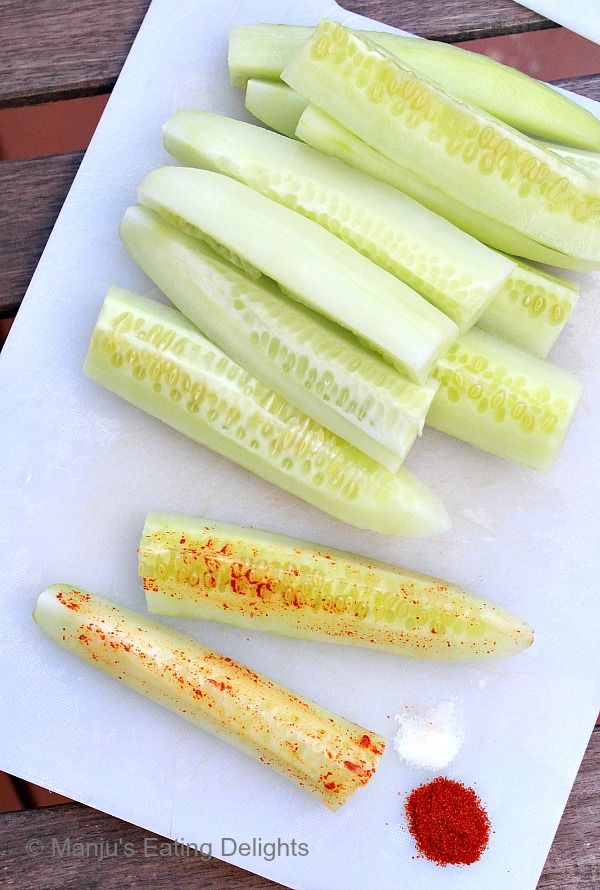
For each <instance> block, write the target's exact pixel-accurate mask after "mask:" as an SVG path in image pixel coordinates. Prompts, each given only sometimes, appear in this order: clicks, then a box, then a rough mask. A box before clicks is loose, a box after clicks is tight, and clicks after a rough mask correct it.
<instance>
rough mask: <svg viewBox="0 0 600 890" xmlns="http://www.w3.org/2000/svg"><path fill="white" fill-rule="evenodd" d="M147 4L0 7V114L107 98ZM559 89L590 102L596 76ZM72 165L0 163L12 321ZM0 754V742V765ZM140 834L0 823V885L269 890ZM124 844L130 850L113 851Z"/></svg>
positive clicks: (106, 824) (439, 23) (450, 9)
mask: <svg viewBox="0 0 600 890" xmlns="http://www.w3.org/2000/svg"><path fill="white" fill-rule="evenodd" d="M198 2H199V3H200V2H205V0H198ZM343 5H344V6H346V7H347V8H348V9H351V10H352V11H355V12H360V13H363V14H364V15H369V16H372V17H373V18H378V19H381V20H382V21H386V22H389V23H390V24H393V25H397V26H398V27H402V28H405V29H407V30H410V31H414V32H416V33H418V34H421V35H422V36H424V37H432V38H436V39H440V40H447V41H458V40H468V39H471V38H477V37H488V36H494V35H500V34H513V33H518V32H522V31H532V30H539V29H542V28H553V27H556V26H555V25H554V23H553V22H550V21H548V20H546V19H544V18H543V17H542V16H539V15H537V13H534V12H530V11H529V10H527V9H525V8H524V7H522V6H519V5H518V4H516V3H514V2H513V0H446V2H441V0H402V2H397V0H343ZM147 7H148V0H102V2H101V3H99V2H98V0H0V46H2V64H1V65H0V107H8V106H18V105H25V104H30V103H39V102H47V101H52V100H56V99H66V98H74V97H81V96H90V95H96V94H99V93H106V92H109V91H110V90H111V89H112V87H113V86H114V83H115V81H116V79H117V77H118V74H119V71H120V70H121V66H122V64H123V62H124V60H125V57H126V55H127V52H128V51H129V47H130V46H131V43H132V41H133V38H134V37H135V34H136V32H137V29H138V27H139V25H140V22H141V20H142V18H143V16H144V13H145V11H146V9H147ZM561 84H562V85H564V86H566V87H567V88H569V89H572V90H574V91H576V92H579V93H581V94H583V95H586V96H591V97H593V98H595V99H600V74H598V75H591V76H586V77H579V78H573V79H570V80H568V81H561ZM81 157H82V153H81V152H70V153H66V154H62V155H53V156H50V157H45V158H36V159H31V160H23V161H0V202H1V211H2V219H3V226H2V227H0V256H1V257H2V263H1V268H0V317H2V316H4V317H11V316H12V315H14V314H15V313H16V311H17V309H18V307H19V304H20V301H21V299H22V297H23V294H24V293H25V290H26V288H27V285H28V283H29V280H30V278H31V275H32V273H33V270H34V269H35V265H36V263H37V261H38V258H39V256H40V254H41V251H42V250H43V247H44V245H45V243H46V240H47V238H48V235H49V233H50V231H51V229H52V226H53V224H54V220H55V219H56V216H57V214H58V211H59V210H60V207H61V205H62V202H63V200H64V198H65V195H66V193H67V191H68V189H69V186H70V184H71V182H72V180H73V177H74V175H75V173H76V171H77V168H78V166H79V163H80V161H81ZM548 731H549V732H554V731H560V728H558V729H557V728H553V727H549V728H548ZM1 756H2V751H1V737H0V768H1V766H2V763H1ZM25 778H26V777H25ZM145 836H147V833H145V832H144V831H142V829H139V828H135V827H134V826H131V825H128V824H126V823H124V822H121V821H120V820H118V819H114V818H112V817H111V816H107V815H105V814H103V813H99V812H97V811H96V810H92V809H90V808H89V807H84V806H82V805H80V804H64V805H60V806H55V807H52V808H47V809H39V810H26V811H22V812H16V813H6V814H4V815H0V887H7V888H8V887H10V888H16V890H21V888H40V890H53V888H63V890H70V888H73V890H88V888H89V890H92V888H94V890H112V888H115V890H117V888H119V890H121V888H145V887H152V888H173V887H177V888H182V890H187V888H196V887H198V888H204V890H255V888H274V887H277V886H279V885H277V884H274V883H273V882H271V881H267V880H265V879H263V878H259V877H256V876H254V875H250V874H249V873H247V872H244V871H242V870H240V869H238V868H235V867H234V866H231V865H228V864H226V863H223V862H221V861H219V860H211V861H209V862H204V861H201V860H200V859H199V858H198V857H194V856H189V855H187V856H186V855H173V856H169V857H162V858H161V857H152V856H151V857H144V856H143V850H144V837H145ZM67 837H70V838H71V843H72V844H74V843H76V842H77V841H80V842H82V843H84V844H86V843H94V842H98V841H99V839H102V840H103V841H104V842H105V843H107V844H112V843H113V842H115V843H116V844H117V846H116V848H115V849H116V851H117V855H115V856H110V857H107V858H102V857H101V856H100V855H97V856H89V857H83V858H82V857H79V856H73V855H71V856H63V857H62V858H60V857H58V856H57V855H56V850H54V851H53V847H52V838H57V839H58V842H59V843H62V842H63V840H64V839H65V838H67ZM28 842H29V847H28V846H27V844H28ZM524 842H525V841H524ZM126 844H130V845H131V847H128V848H127V850H128V851H131V853H129V852H128V853H125V845H126ZM107 849H108V848H107ZM111 849H112V847H111ZM119 851H120V852H119ZM572 888H578V890H600V727H596V730H595V731H594V733H593V734H592V738H591V739H590V743H589V746H588V750H587V753H586V755H585V758H584V761H583V764H582V766H581V769H580V772H579V775H578V777H577V781H576V783H575V787H574V789H573V792H572V794H571V797H570V799H569V802H568V805H567V808H566V810H565V813H564V816H563V819H562V821H561V824H560V827H559V830H558V833H557V835H556V838H555V840H554V844H553V846H552V850H551V852H550V855H549V857H548V861H547V863H546V866H545V868H544V872H543V875H542V877H541V879H540V882H539V885H538V890H572ZM481 890H486V888H483V887H482V888H481ZM506 890H512V888H508V887H507V888H506ZM514 890H517V888H514Z"/></svg>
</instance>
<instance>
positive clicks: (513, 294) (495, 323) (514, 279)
mask: <svg viewBox="0 0 600 890" xmlns="http://www.w3.org/2000/svg"><path fill="white" fill-rule="evenodd" d="M578 298H579V287H578V285H577V284H575V283H574V282H572V281H568V280H567V279H564V278H558V277H557V276H555V275H549V274H548V273H546V272H542V271H541V270H540V269H535V268H534V267H533V266H529V265H527V264H526V263H518V264H517V267H516V268H515V270H514V272H513V273H512V274H511V275H510V277H509V279H508V281H506V282H505V284H504V286H503V287H502V288H501V290H500V292H499V293H498V294H497V296H496V297H495V298H494V300H493V302H492V303H491V305H490V306H489V307H488V308H487V309H486V311H485V312H484V313H483V315H482V316H481V318H480V319H479V322H478V325H479V327H480V328H483V330H484V331H487V332H488V333H490V334H494V335H495V336H496V337H501V338H502V339H504V340H508V341H509V343H512V344H514V345H515V346H518V347H519V348H520V349H524V350H525V351H526V352H531V353H532V354H533V355H537V356H538V357H539V358H546V356H547V355H548V353H549V352H550V350H551V349H552V347H553V345H554V343H555V342H556V340H557V339H558V336H559V334H560V333H561V331H562V330H563V329H564V327H565V325H566V323H567V321H568V320H569V317H570V315H571V312H572V311H573V308H574V306H575V304H576V303H577V300H578Z"/></svg>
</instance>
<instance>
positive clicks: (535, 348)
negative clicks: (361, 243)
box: [166, 80, 582, 358]
mask: <svg viewBox="0 0 600 890" xmlns="http://www.w3.org/2000/svg"><path fill="white" fill-rule="evenodd" d="M257 83H260V90H259V92H258V94H257V95H256V96H255V102H254V106H253V107H254V113H255V114H256V115H257V116H258V118H259V119H260V120H262V121H263V122H266V123H269V124H270V125H271V126H273V127H274V128H275V129H276V130H277V131H278V132H281V131H280V129H279V127H280V124H281V115H283V116H284V117H285V114H286V112H285V109H286V107H287V105H291V106H294V107H293V108H292V112H293V117H294V119H295V118H296V114H297V113H298V109H297V108H296V107H295V104H294V102H293V97H297V95H298V94H297V93H295V92H294V91H293V90H292V89H290V88H289V87H285V85H284V84H282V83H280V82H277V81H260V82H258V81H251V80H250V81H248V90H249V89H250V88H251V86H252V84H257ZM282 90H287V93H284V92H282ZM290 100H292V101H290ZM304 108H306V106H304ZM265 109H268V110H267V112H266V113H265ZM270 111H272V113H270ZM180 114H182V113H180ZM183 114H185V112H184V113H183ZM300 118H301V120H302V124H299V126H298V132H299V134H301V135H302V136H303V137H304V139H305V140H306V142H307V143H308V142H309V141H311V140H312V141H313V144H314V146H315V148H316V149H319V148H321V149H322V150H323V151H324V152H325V153H326V154H329V155H332V156H334V157H335V156H337V157H339V159H340V160H342V161H345V162H346V165H347V166H348V164H352V163H354V165H355V167H356V169H357V170H359V171H360V170H361V167H362V170H363V172H364V173H366V174H367V175H368V174H369V173H374V174H375V176H377V179H378V180H379V181H384V180H383V176H385V175H386V172H387V177H386V179H387V182H388V183H389V184H390V185H391V186H398V188H403V189H404V190H407V191H409V190H410V191H411V193H412V194H413V195H414V196H415V197H418V198H419V199H421V200H423V201H425V202H426V203H427V200H428V197H430V191H427V187H426V186H425V184H424V183H421V186H419V184H418V183H417V182H416V178H415V177H414V176H410V175H409V174H408V173H406V174H405V176H402V171H401V170H400V168H398V167H397V165H395V164H394V163H393V162H392V161H387V159H386V158H384V157H383V156H382V155H380V156H379V161H378V162H377V161H376V163H377V168H376V169H372V165H371V166H370V164H369V160H370V159H371V160H372V156H373V155H374V154H375V153H373V152H372V151H371V150H370V149H369V147H368V146H367V145H366V144H365V143H362V142H361V140H359V139H358V138H357V137H353V136H352V134H351V133H350V132H349V131H348V130H344V129H343V128H342V127H340V126H339V125H338V124H336V122H335V121H334V120H333V119H332V118H330V117H328V116H327V115H323V114H322V113H321V112H319V111H318V110H317V109H315V108H314V107H312V106H311V107H310V108H308V109H307V110H306V114H303V110H301V111H300ZM176 120H178V115H175V117H174V118H172V119H171V122H175V121H176ZM179 120H180V119H179ZM299 120H300V119H299ZM171 126H173V124H171ZM340 132H341V133H342V137H341V138H340V137H339V133H340ZM166 138H167V142H170V141H171V139H170V138H169V134H166ZM352 145H357V146H358V148H357V150H356V151H354V150H353V149H352ZM181 150H182V149H181V147H180V145H179V144H178V141H177V140H176V139H175V140H174V152H175V153H177V151H181ZM578 154H582V153H581V152H578ZM188 156H189V155H188ZM361 158H366V163H363V164H361V161H360V159H361ZM189 162H191V159H190V161H189ZM378 174H379V175H378ZM370 181H371V182H372V181H373V180H372V179H371V180H370ZM438 196H439V200H437V201H436V200H435V199H434V200H433V202H432V201H431V200H430V201H429V204H428V206H430V207H431V213H430V216H431V214H432V213H433V211H434V210H436V211H439V212H442V213H444V210H445V209H446V204H447V200H446V199H445V196H444V195H443V194H442V193H438ZM447 215H448V214H447ZM322 224H323V223H322ZM482 249H483V248H482ZM487 250H488V253H490V254H491V253H492V251H491V250H490V249H489V248H487ZM378 253H379V251H374V252H372V254H371V258H372V259H373V260H374V261H375V262H377V254H378ZM461 259H462V257H461V258H456V260H455V261H456V262H457V263H458V262H460V261H461ZM509 259H510V260H511V261H512V262H513V263H515V264H516V265H515V266H513V271H512V273H511V274H510V275H509V277H508V279H507V280H506V281H505V282H504V284H503V285H502V286H501V288H500V290H499V291H498V292H497V294H496V296H495V297H494V298H493V299H492V301H491V303H490V304H489V305H488V307H487V309H485V310H484V312H483V314H482V315H481V316H480V318H479V320H478V325H479V326H480V327H482V328H483V329H484V330H487V331H489V332H490V333H492V334H495V335H496V336H498V337H502V338H504V339H505V340H508V341H509V342H510V343H513V344H514V345H515V346H519V347H520V348H521V349H525V350H526V351H528V352H531V353H532V354H533V355H537V356H539V357H540V358H545V357H546V356H547V355H548V353H549V351H550V349H551V348H552V346H553V345H554V343H555V342H556V340H557V338H558V336H559V335H560V333H561V331H562V330H563V328H564V326H565V324H566V323H567V321H568V319H569V317H570V315H571V312H572V310H573V308H574V306H575V304H576V302H577V299H578V296H579V288H578V286H577V284H575V283H573V282H570V281H567V280H565V279H562V278H558V277H556V276H555V275H549V274H548V273H545V272H541V271H540V270H539V269H536V268H535V267H534V266H531V265H529V264H528V263H525V262H524V261H521V260H516V259H514V257H510V258H509ZM415 287H416V288H417V290H419V287H418V285H415ZM440 308H442V307H441V306H440ZM455 320H457V319H455Z"/></svg>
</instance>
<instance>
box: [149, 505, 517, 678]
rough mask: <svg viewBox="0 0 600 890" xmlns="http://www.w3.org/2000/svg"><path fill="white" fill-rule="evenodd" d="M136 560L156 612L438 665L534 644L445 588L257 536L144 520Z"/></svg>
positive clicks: (504, 615) (202, 524)
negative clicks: (387, 653) (407, 657)
mask: <svg viewBox="0 0 600 890" xmlns="http://www.w3.org/2000/svg"><path fill="white" fill-rule="evenodd" d="M138 554H139V574H140V576H141V577H142V579H143V583H144V589H145V592H146V602H147V605H148V609H149V610H150V611H151V612H154V613H156V614H159V615H169V616H173V617H177V618H201V619H208V620H211V621H221V622H225V623H227V624H235V625H238V626H240V627H247V628H252V629H253V630H263V631H268V632H269V633H275V634H284V635H286V636H291V637H303V638H305V639H310V640H323V641H326V642H330V643H341V644H345V645H349V646H362V647H365V648H367V649H373V650H375V651H377V650H379V651H384V652H391V653H393V654H395V655H404V656H409V657H411V658H428V659H436V660H442V661H463V660H469V659H476V658H487V657H488V656H495V655H512V654H514V653H516V652H520V651H521V650H522V649H525V648H526V647H527V646H529V645H531V643H532V642H533V631H532V629H531V627H529V625H528V624H526V623H525V622H524V621H521V620H520V619H518V618H515V617H514V616H513V615H511V614H509V613H508V612H506V611H505V610H504V609H501V608H500V607H498V606H494V605H492V604H491V603H488V602H486V601H484V600H482V599H480V598H478V597H474V596H471V595H470V594H468V593H465V591H464V590H461V589H460V588H459V587H456V586H455V585H454V584H449V583H448V582H447V581H441V580H440V579H439V578H431V577H429V576H427V575H421V574H419V573H417V572H413V571H408V570H406V569H398V568H395V567H394V566H391V565H386V564H385V563H381V562H377V561H375V560H370V559H367V558H363V557H360V556H356V555H354V554H353V553H345V552H342V551H340V550H333V549H331V548H328V547H321V546H319V545H317V544H310V543H308V542H307V541H299V540H296V539H294V538H287V537H284V536H283V535H275V534H270V533H269V532H264V531H260V530H259V529H249V528H240V527H239V526H234V525H225V524H223V523H220V522H214V521H213V520H208V519H192V518H190V517H188V516H174V515H170V514H161V513H150V514H149V515H148V517H147V518H146V524H145V526H144V531H143V533H142V538H141V541H140V546H139V550H138Z"/></svg>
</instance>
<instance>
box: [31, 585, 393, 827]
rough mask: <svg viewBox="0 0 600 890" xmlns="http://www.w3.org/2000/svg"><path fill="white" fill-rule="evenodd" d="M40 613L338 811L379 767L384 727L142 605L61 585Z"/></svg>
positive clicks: (96, 661) (55, 633) (84, 651)
mask: <svg viewBox="0 0 600 890" xmlns="http://www.w3.org/2000/svg"><path fill="white" fill-rule="evenodd" d="M33 618H34V620H35V621H36V622H37V624H38V625H39V627H40V628H41V630H43V631H44V633H46V634H47V635H48V636H49V637H50V638H51V639H52V640H54V642H55V643H57V644H58V645H59V646H62V648H63V649H66V650H67V651H68V652H71V653H72V654H73V655H76V656H77V657H78V658H81V659H82V660H83V661H85V662H87V663H88V664H89V665H91V666H92V667H94V668H99V669H100V670H101V671H103V672H104V673H105V674H108V676H110V677H112V678H113V679H115V680H119V681H120V682H121V683H123V684H124V685H125V686H128V687H129V688H130V689H133V690H135V691H136V692H139V693H141V694H142V695H145V696H146V697H147V698H150V699H151V700H152V701H154V702H156V703H157V704H159V705H162V707H164V708H166V709H167V710H169V711H172V712H173V713H175V714H177V715H178V716H179V717H183V719H184V720H187V721H188V722H189V723H192V724H194V725H195V726H198V727H200V729H203V730H205V731H206V732H209V733H211V735H215V736H217V737H218V738H221V739H222V740H223V741H226V742H228V743H229V744H230V745H233V746H235V747H236V748H239V749H241V750H242V751H244V752H245V753H246V754H248V755H250V756H251V757H253V758H255V759H257V760H260V761H261V763H265V764H267V765H268V766H270V767H272V768H273V769H275V770H277V772H279V773H281V774H282V775H283V776H285V777H286V778H288V779H291V780H292V781H295V782H297V783H298V784H299V785H300V787H302V788H306V789H307V790H308V791H311V792H312V793H313V794H316V795H317V797H318V798H319V799H320V800H321V801H322V802H323V803H324V804H325V805H326V806H328V807H329V808H330V809H332V810H337V809H338V808H339V807H340V806H342V804H344V803H345V802H346V801H347V800H348V798H349V797H350V796H351V795H352V794H353V793H354V792H355V791H357V790H358V789H359V788H360V787H361V786H363V785H366V784H367V782H368V781H369V779H370V778H371V776H372V775H373V774H374V772H375V770H376V769H377V766H378V764H379V760H380V758H381V755H382V753H383V751H384V748H385V741H384V739H383V738H382V737H381V736H379V735H377V733H373V732H370V731H369V730H366V729H364V727H362V726H358V725H357V724H356V723H351V722H350V721H349V720H345V719H344V718H343V717H338V716H337V715H336V714H333V713H332V712H331V711H328V710H326V709H325V708H323V707H321V706H320V705H317V704H315V702H313V701H310V700H309V699H305V698H303V697H301V696H299V695H297V694H296V693H295V692H292V691H291V690H290V689H287V688H285V687H284V686H280V685H279V683H276V682H275V681H274V680H270V679H268V678H267V677H264V676H262V675H261V674H258V673H256V671H253V670H252V669H251V668H249V667H247V666H246V665H243V664H239V663H238V662H236V661H233V660H232V659H231V658H228V657H227V656H225V655H222V654H221V653H219V652H215V651H214V650H212V649H208V648H207V647H206V646H203V645H202V644H201V643H199V642H198V641H197V640H194V639H192V638H191V637H189V636H187V635H186V634H182V633H179V632H178V631H176V630H172V629H171V628H170V627H166V626H165V625H162V624H158V623H157V622H156V621H152V620H151V619H149V618H147V617H146V616H145V615H141V614H140V613H139V612H134V611H133V610H131V609H126V608H125V607H123V606H118V605H116V604H115V603H113V602H110V600H106V599H103V598H102V597H99V596H94V595H92V594H91V593H87V592H86V591H84V590H80V589H76V588H74V587H71V586H69V585H68V584H55V585H53V586H52V587H49V588H48V589H47V590H44V591H43V592H42V593H41V594H40V596H39V597H38V600H37V603H36V605H35V609H34V612H33ZM365 740H366V741H365ZM291 742H293V744H291Z"/></svg>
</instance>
